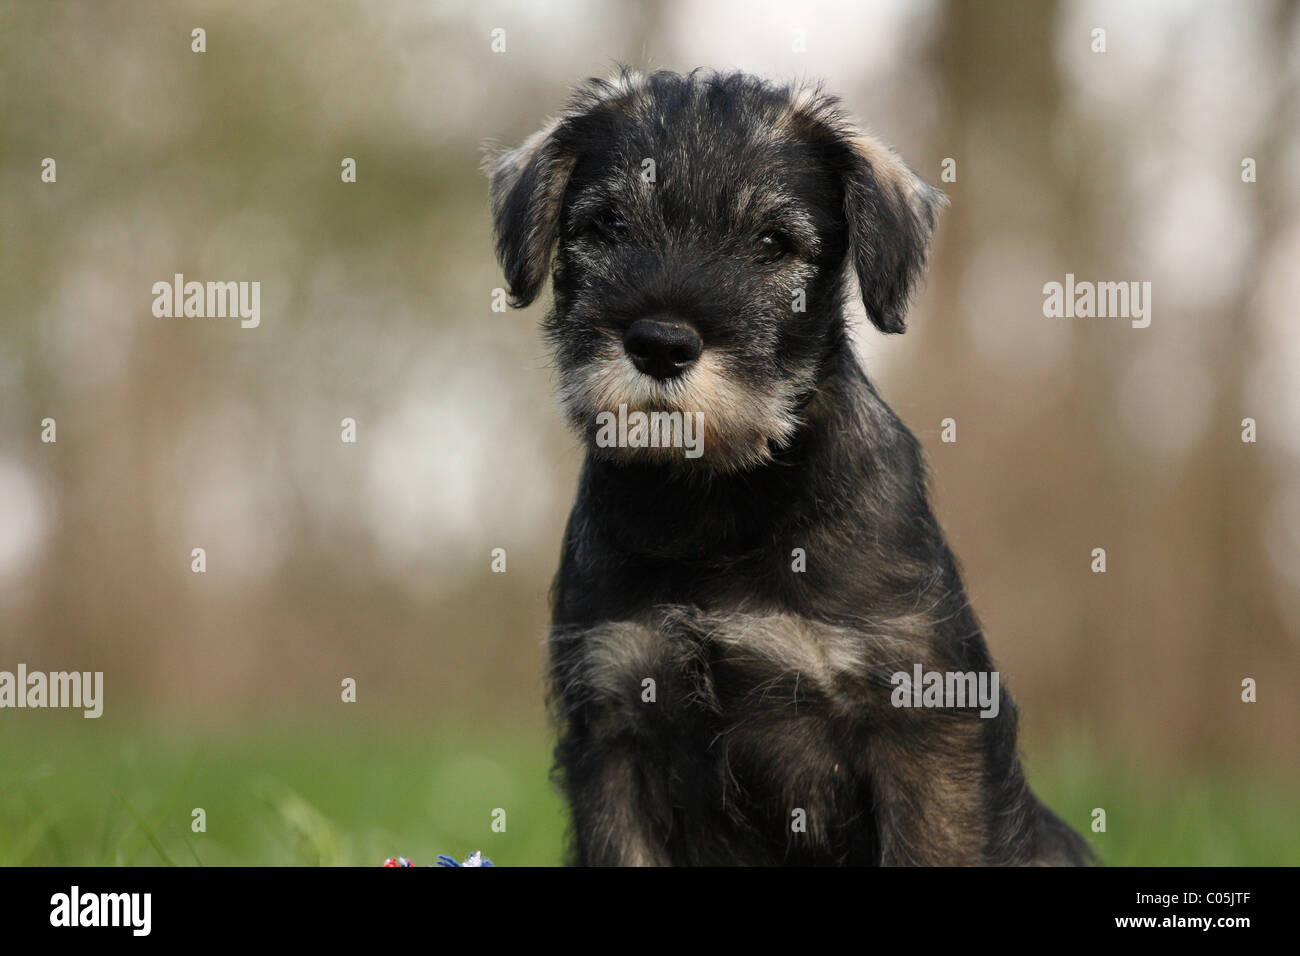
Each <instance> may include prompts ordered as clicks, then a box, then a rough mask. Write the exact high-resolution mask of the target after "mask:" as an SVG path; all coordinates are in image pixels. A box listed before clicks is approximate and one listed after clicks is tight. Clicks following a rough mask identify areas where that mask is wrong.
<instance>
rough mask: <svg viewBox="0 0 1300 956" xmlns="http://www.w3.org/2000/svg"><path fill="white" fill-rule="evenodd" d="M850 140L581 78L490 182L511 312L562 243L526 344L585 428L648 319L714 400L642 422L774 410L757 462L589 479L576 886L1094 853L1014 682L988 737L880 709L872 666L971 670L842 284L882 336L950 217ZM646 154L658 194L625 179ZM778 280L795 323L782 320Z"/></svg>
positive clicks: (604, 462)
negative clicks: (798, 298)
mask: <svg viewBox="0 0 1300 956" xmlns="http://www.w3.org/2000/svg"><path fill="white" fill-rule="evenodd" d="M796 97H799V99H798V101H797V102H796ZM855 135H856V134H855V133H854V132H853V130H852V129H851V128H850V127H848V125H847V124H846V123H845V122H844V121H843V119H842V117H841V116H840V114H839V112H838V110H837V108H836V104H835V101H834V100H833V99H831V98H829V97H826V96H822V95H820V94H816V93H814V94H812V95H802V94H800V93H799V91H797V90H792V89H789V88H782V87H776V86H773V85H770V84H767V83H764V82H762V81H760V80H756V79H754V78H752V77H748V76H744V75H739V74H732V75H717V74H708V73H699V72H697V73H693V74H690V75H689V76H685V77H683V76H677V75H674V74H666V73H659V74H654V75H652V76H649V77H636V76H632V75H624V76H623V77H622V78H620V80H619V81H617V82H616V83H605V82H601V81H591V82H590V83H589V84H588V85H587V86H586V87H584V88H583V89H582V90H581V91H580V92H579V94H578V96H577V98H576V99H575V101H574V103H573V104H571V106H570V108H569V109H568V110H567V111H566V113H565V114H563V116H561V118H560V119H559V120H558V121H557V122H556V123H555V124H554V125H553V126H552V127H551V128H550V129H548V130H545V131H543V133H541V134H539V135H538V137H535V138H534V139H533V140H531V141H530V142H529V143H527V144H525V146H524V147H521V148H520V150H517V151H515V152H513V153H509V154H506V155H505V156H503V157H501V158H500V159H499V160H497V161H496V163H495V165H494V169H493V175H492V193H493V205H494V214H495V220H496V227H497V237H498V252H499V255H500V257H501V259H502V262H503V264H504V267H505V271H506V275H507V279H508V281H509V284H510V290H511V293H512V296H513V300H514V301H515V303H516V304H526V303H528V302H530V301H531V300H532V299H533V298H535V297H536V295H537V294H538V292H539V291H540V288H541V285H542V284H543V282H544V279H545V275H546V271H547V267H548V264H549V261H550V259H551V256H552V249H553V248H555V247H558V252H557V253H556V254H555V265H554V273H553V284H554V290H555V305H554V309H553V311H552V313H551V315H550V317H549V318H548V321H547V328H548V332H549V336H550V339H551V342H552V344H553V346H554V349H555V354H556V364H557V368H558V370H559V374H560V376H561V388H562V391H563V390H564V389H566V388H567V389H568V390H569V394H570V398H571V399H572V402H571V405H570V407H569V411H570V417H571V419H572V420H573V423H574V425H575V427H577V428H578V429H579V431H580V432H582V433H584V434H589V433H590V430H591V426H590V423H589V422H588V421H587V420H586V416H587V415H588V414H589V412H590V407H589V406H588V405H586V404H583V403H584V402H586V401H587V399H588V396H587V393H586V392H584V388H585V387H586V386H584V384H583V383H584V382H586V381H587V380H586V379H583V378H582V376H583V375H584V374H586V373H587V372H589V371H590V370H591V368H592V366H593V363H595V364H597V365H598V364H599V363H602V362H614V361H616V359H613V358H610V357H609V353H608V351H607V350H608V348H609V346H608V342H609V341H610V340H611V336H614V337H616V336H617V335H619V334H621V331H622V330H624V329H626V328H627V327H628V326H629V325H630V324H631V323H632V322H633V321H635V320H636V319H637V318H639V317H643V316H645V315H648V314H651V313H663V312H665V311H667V312H671V313H672V314H674V315H677V316H680V317H682V318H683V320H685V321H688V322H689V323H691V324H692V325H693V326H694V327H695V328H696V329H697V330H698V331H699V333H700V335H701V337H702V338H703V341H704V343H705V348H706V350H713V353H714V354H715V355H716V356H717V357H718V360H719V361H720V362H721V363H723V365H724V367H725V369H726V370H727V372H728V374H729V375H730V376H731V377H732V378H731V379H727V380H726V381H723V380H722V379H718V380H711V381H710V380H706V379H705V378H703V377H701V378H700V379H698V380H692V382H694V384H691V385H689V386H683V389H684V390H683V391H681V392H672V393H669V392H665V393H663V397H662V400H663V401H664V402H665V403H667V404H669V405H672V404H673V403H676V404H677V405H679V406H681V407H684V408H689V407H690V402H691V401H692V399H693V398H697V399H699V400H700V401H706V400H707V395H706V392H707V393H708V394H710V395H712V398H713V399H714V400H716V401H717V402H720V403H723V404H718V405H716V406H715V407H717V408H723V407H724V405H725V406H726V407H733V406H734V407H736V408H739V411H737V412H736V414H738V415H742V416H743V415H748V414H750V412H749V411H748V409H749V408H750V406H747V405H744V403H745V402H757V403H758V404H763V402H764V401H765V400H769V399H770V402H769V403H768V404H766V405H763V407H764V408H765V409H766V411H765V412H763V413H762V414H760V413H758V412H753V413H752V417H753V420H754V421H756V422H759V423H760V424H762V423H766V424H765V425H763V428H764V429H765V431H766V435H767V437H766V438H765V439H763V440H761V441H760V442H759V446H760V447H758V448H757V450H754V449H750V451H749V452H747V453H746V454H747V456H748V457H743V456H739V455H733V454H730V453H729V452H730V449H728V448H725V447H724V448H718V447H716V443H718V442H721V443H722V444H723V445H724V446H725V445H727V444H728V442H729V441H730V440H731V439H735V441H736V442H738V443H739V442H740V441H741V435H742V432H744V431H745V427H748V425H745V426H743V427H742V425H739V424H735V423H731V424H729V425H727V426H726V427H723V428H721V429H720V430H719V431H718V432H717V433H715V434H713V436H712V440H713V441H714V442H715V447H714V448H713V449H711V451H712V452H713V456H712V457H711V456H710V454H709V453H708V451H709V450H707V449H706V454H705V456H704V459H702V460H701V461H700V462H698V463H689V462H686V461H671V460H667V459H664V460H658V461H643V460H632V459H628V458H625V457H620V456H619V455H617V454H596V453H595V450H594V449H593V451H592V452H591V453H589V454H588V456H587V459H586V462H585V465H584V467H583V471H582V477H581V480H580V485H579V489H578V496H577V501H576V503H575V505H574V508H573V512H572V515H571V517H570V520H569V525H568V529H567V532H566V534H565V541H564V549H563V556H562V559H561V564H560V570H559V573H558V575H557V577H556V580H555V585H554V591H553V604H554V618H553V624H554V627H553V632H552V638H551V657H552V681H553V704H554V707H555V710H556V713H557V717H558V719H559V724H560V734H561V736H560V742H559V746H558V748H557V751H556V759H557V770H558V778H559V780H560V782H561V784H562V786H563V788H564V791H565V793H566V796H567V797H568V800H569V803H570V806H571V808H572V813H573V825H574V840H573V848H572V859H573V861H574V862H576V863H580V864H619V863H665V864H668V863H672V864H698V863H746V864H749V863H752V864H764V863H809V864H820V863H847V864H880V863H883V864H913V863H915V864H948V863H957V864H1025V863H1085V862H1088V861H1089V860H1090V852H1089V850H1088V848H1087V846H1086V844H1085V843H1084V841H1083V840H1082V839H1081V838H1080V837H1079V836H1078V835H1077V834H1076V833H1075V832H1074V831H1073V830H1071V829H1070V828H1069V827H1067V826H1066V825H1065V824H1064V823H1063V822H1062V821H1060V820H1059V819H1058V818H1057V817H1056V816H1054V815H1053V814H1052V813H1051V812H1050V811H1049V810H1047V809H1046V808H1045V807H1043V806H1042V804H1040V803H1039V802H1038V801H1037V799H1036V798H1035V797H1034V795H1033V794H1032V793H1031V792H1030V790H1029V788H1028V786H1027V785H1026V782H1025V779H1024V775H1023V773H1022V771H1021V768H1020V763H1019V760H1018V757H1017V754H1016V714H1015V709H1014V705H1013V703H1012V701H1011V699H1010V697H1009V696H1007V694H1006V692H1005V690H1003V692H1002V695H1001V711H1000V713H999V715H998V716H997V717H996V718H992V719H981V718H980V717H978V716H977V714H976V713H975V712H974V711H971V710H958V709H955V708H954V709H899V708H895V707H894V706H893V705H892V704H891V701H890V692H891V689H892V687H891V685H890V681H889V676H890V674H892V673H894V672H895V671H900V670H901V671H906V672H909V673H910V671H911V669H912V665H913V664H914V663H917V662H919V663H921V664H923V665H924V667H925V669H926V670H958V671H975V672H983V671H991V670H992V669H993V664H992V661H991V660H990V657H989V653H988V649H987V647H986V646H985V643H984V640H983V637H982V635H981V633H980V628H979V624H978V622H977V621H976V619H975V615H974V613H973V611H972V610H971V608H970V606H969V604H968V602H967V599H966V596H965V593H964V591H963V588H962V584H961V580H960V576H959V574H958V570H957V565H956V561H955V560H954V558H953V556H952V554H951V553H950V552H949V550H948V547H947V545H946V543H945V541H944V538H943V535H942V533H941V531H940V529H939V527H938V525H937V523H936V521H935V519H934V516H933V514H932V513H931V510H930V507H929V504H928V502H927V494H926V474H925V468H924V465H923V461H922V456H921V451H920V448H919V446H918V444H917V442H916V440H915V438H914V437H913V436H912V434H911V433H910V432H909V431H908V430H907V428H906V427H905V426H904V425H903V423H902V422H901V421H900V420H899V419H898V418H897V416H895V415H894V413H893V412H892V411H891V410H890V409H889V407H888V406H887V405H886V404H885V403H884V402H883V401H882V400H881V398H880V397H879V396H878V395H877V394H876V392H875V390H874V388H873V387H872V386H871V384H870V383H869V382H868V381H867V378H866V376H865V375H864V373H863V371H862V369H861V367H860V366H859V364H858V362H857V360H856V358H855V357H854V354H853V351H852V349H851V346H850V343H849V337H848V331H847V327H846V323H845V319H844V310H843V302H844V297H845V295H846V287H845V268H844V267H845V264H846V263H851V264H852V265H853V267H854V269H855V271H856V273H857V277H858V282H859V287H860V289H861V293H862V296H863V300H864V302H865V304H866V307H867V312H868V315H869V316H870V318H871V319H872V321H873V322H874V323H875V324H876V325H877V326H878V327H879V328H880V329H882V330H883V331H890V332H897V331H902V329H903V316H904V312H905V309H906V303H907V298H908V294H909V292H910V291H911V288H912V285H913V282H914V280H915V279H916V277H917V276H918V275H919V273H920V272H921V270H922V268H923V266H924V261H925V253H926V248H927V246H928V242H929V235H930V232H931V229H932V226H933V222H934V213H935V210H936V207H937V206H938V204H939V203H940V202H941V197H940V196H939V194H938V193H937V192H936V191H934V190H933V189H931V188H930V187H928V186H926V185H925V184H923V183H921V182H920V181H919V180H916V179H915V178H914V177H912V176H911V174H910V172H908V171H907V170H906V168H905V167H902V166H901V164H896V163H895V160H896V158H891V157H892V154H888V153H887V152H885V151H883V149H882V148H881V147H879V146H878V145H877V144H874V143H873V144H872V145H869V146H866V147H863V146H862V145H861V144H858V143H857V142H856V140H855ZM644 157H652V158H655V159H656V161H657V166H658V181H657V182H656V183H655V184H654V185H653V186H652V187H645V186H644V184H639V183H638V181H637V179H636V176H637V173H638V171H639V168H640V163H641V160H642V159H643V158H644ZM746 196H748V198H746ZM755 197H758V202H757V206H755V205H754V204H753V202H754V200H755ZM765 200H772V202H766V204H765ZM747 203H749V205H747ZM773 226H775V227H779V228H780V229H781V230H784V231H785V232H787V233H788V234H789V238H790V244H791V247H792V254H791V255H790V256H789V257H787V258H785V259H783V260H782V261H781V262H780V263H778V264H775V265H774V264H772V263H770V262H764V261H758V260H756V259H755V256H754V253H753V249H754V245H753V237H754V235H755V234H756V233H757V232H760V231H762V230H764V229H767V228H769V227H773ZM793 287H801V288H804V289H805V290H806V294H807V312H806V313H801V314H793V315H792V314H791V310H790V301H791V300H790V293H791V289H792V288H793ZM611 374H614V373H613V372H611ZM618 374H623V372H621V371H620V372H618ZM701 376H703V373H701ZM733 380H734V382H735V383H739V384H736V385H735V388H736V389H738V390H739V391H735V392H734V394H733V392H731V391H728V389H730V388H731V387H732V386H731V385H729V384H727V383H728V382H732V381H733ZM691 389H695V391H691ZM710 389H711V390H712V391H711V392H710V391H709V390H710ZM742 406H743V407H742ZM746 421H747V422H748V419H746ZM783 422H784V423H785V424H786V425H789V426H790V427H788V428H783V427H782V423H783ZM729 429H730V430H729ZM746 434H747V433H746ZM794 549H803V550H804V551H805V552H806V555H807V569H806V571H805V572H802V573H795V572H794V571H793V570H792V564H791V561H792V557H791V555H792V552H793V550H794ZM647 680H650V681H653V688H654V693H653V698H654V699H653V701H650V700H648V699H647V696H648V692H647V687H649V686H650V685H649V684H647V683H646V682H647ZM796 811H802V812H803V813H804V815H805V817H806V820H807V827H806V831H805V832H799V831H797V830H795V829H793V828H792V825H791V824H792V814H795V812H796Z"/></svg>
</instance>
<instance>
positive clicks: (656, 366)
mask: <svg viewBox="0 0 1300 956" xmlns="http://www.w3.org/2000/svg"><path fill="white" fill-rule="evenodd" d="M703 350H704V343H703V342H702V341H700V335H699V333H698V332H696V331H695V330H694V329H693V328H691V327H690V326H689V325H687V324H686V323H685V322H680V321H672V320H665V319H637V321H635V322H633V323H632V327H631V328H629V329H628V330H627V331H626V332H625V333H624V334H623V351H625V352H626V353H627V357H628V358H630V359H631V360H632V364H633V365H635V366H636V367H637V370H638V371H640V372H644V373H645V374H646V375H653V376H654V377H655V378H674V377H675V376H678V375H681V374H682V372H685V371H686V370H687V369H688V368H690V367H691V366H692V365H693V364H695V360H696V359H697V358H699V357H700V352H702V351H703Z"/></svg>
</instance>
